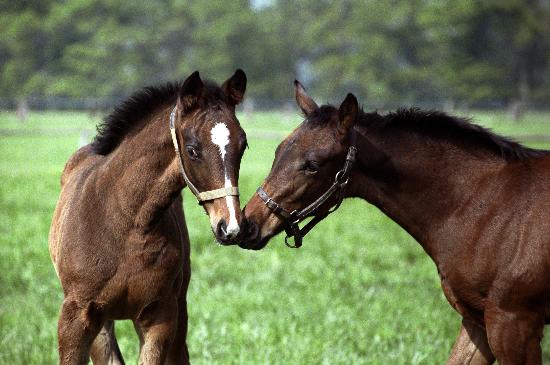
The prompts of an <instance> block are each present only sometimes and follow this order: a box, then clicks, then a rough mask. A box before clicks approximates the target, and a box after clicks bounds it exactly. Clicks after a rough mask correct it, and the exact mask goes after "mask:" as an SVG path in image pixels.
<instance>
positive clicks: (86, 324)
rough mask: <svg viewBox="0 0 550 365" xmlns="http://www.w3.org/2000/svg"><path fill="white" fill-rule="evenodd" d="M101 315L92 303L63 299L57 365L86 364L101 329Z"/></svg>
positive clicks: (59, 324)
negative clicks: (58, 364)
mask: <svg viewBox="0 0 550 365" xmlns="http://www.w3.org/2000/svg"><path fill="white" fill-rule="evenodd" d="M102 322H103V321H102V319H101V313H100V312H99V310H98V309H97V308H96V307H95V305H94V303H91V302H90V303H86V304H83V303H79V302H77V301H76V300H73V299H70V298H65V300H63V305H62V307H61V315H60V316H59V323H58V334H57V336H58V341H59V363H60V364H63V365H69V364H75V365H83V364H87V363H88V358H89V357H90V346H91V345H92V342H93V341H94V338H95V337H96V336H97V334H98V333H99V330H100V329H101V327H102V324H103V323H102Z"/></svg>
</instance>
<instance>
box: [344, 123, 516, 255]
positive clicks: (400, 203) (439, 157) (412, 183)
mask: <svg viewBox="0 0 550 365" xmlns="http://www.w3.org/2000/svg"><path fill="white" fill-rule="evenodd" d="M357 130H358V140H357V146H358V151H359V155H358V164H357V168H356V169H355V171H354V174H353V176H352V180H351V181H352V184H351V187H350V195H352V196H356V197H361V198H363V199H365V200H367V201H369V202H370V203H372V204H374V205H375V206H377V207H378V208H379V209H380V210H381V211H382V212H384V213H385V214H386V215H387V216H389V217H390V218H391V219H393V220H394V221H395V222H396V223H398V224H399V225H400V226H401V227H403V228H404V229H405V230H406V231H408V232H409V234H411V235H412V236H413V237H414V238H415V239H416V240H417V241H418V242H419V243H420V244H421V245H422V247H423V248H424V250H425V251H426V252H427V253H428V254H429V255H430V256H431V257H432V258H433V259H434V260H435V261H436V262H437V261H438V257H439V254H440V253H441V252H444V250H445V245H446V244H449V239H447V238H446V237H448V236H450V235H451V236H452V235H453V233H454V232H457V230H460V228H461V227H460V225H461V224H465V222H462V221H461V220H460V219H456V214H455V212H456V211H457V210H458V209H464V206H466V205H468V204H471V202H472V201H475V202H476V203H479V204H483V202H482V200H483V199H488V198H490V196H491V195H490V194H482V193H480V191H482V190H483V189H484V188H483V186H484V185H487V180H494V178H495V177H496V176H497V175H498V174H499V172H500V171H502V169H503V166H504V165H505V162H504V161H503V160H502V159H500V158H499V157H498V156H494V155H491V154H490V153H489V152H488V151H479V154H476V156H475V158H473V157H472V154H471V153H469V152H468V151H465V150H463V149H461V148H459V147H458V146H453V145H452V144H450V143H451V142H448V141H436V140H426V139H425V138H423V137H421V136H418V135H411V134H410V133H407V132H402V133H394V132H395V131H392V133H391V134H388V133H384V131H383V130H378V131H372V130H368V128H361V127H357ZM367 136H368V137H367ZM426 138H427V137H426ZM455 236H456V234H455Z"/></svg>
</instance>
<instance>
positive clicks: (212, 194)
mask: <svg viewBox="0 0 550 365" xmlns="http://www.w3.org/2000/svg"><path fill="white" fill-rule="evenodd" d="M176 113H177V106H174V109H172V112H171V113H170V134H171V135H172V143H173V144H174V149H175V150H176V156H177V157H178V164H179V168H180V172H181V176H183V180H184V181H185V183H186V184H187V186H188V187H189V190H191V192H193V194H194V195H195V196H196V197H197V200H198V201H199V204H202V203H203V202H205V201H209V200H214V199H218V198H223V197H226V196H239V188H238V187H237V186H230V187H224V188H219V189H214V190H208V191H203V192H199V190H198V189H197V188H196V187H195V185H193V183H192V182H191V181H190V180H189V178H188V177H187V174H186V173H185V169H184V168H183V159H182V157H181V153H180V148H179V144H178V138H177V136H176V127H175V123H176Z"/></svg>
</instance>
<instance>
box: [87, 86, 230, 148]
mask: <svg viewBox="0 0 550 365" xmlns="http://www.w3.org/2000/svg"><path fill="white" fill-rule="evenodd" d="M203 83H204V86H205V92H204V95H203V97H202V100H201V103H204V104H210V103H216V102H219V101H223V102H227V96H226V95H225V94H224V92H223V91H222V89H221V88H220V87H219V86H218V85H216V84H215V83H214V82H211V81H209V80H204V81H203ZM182 86H183V82H182V81H179V82H169V83H166V84H164V85H161V86H148V87H145V88H143V89H141V90H140V91H138V92H136V93H134V94H133V95H132V96H130V97H129V98H128V99H126V100H125V101H123V102H121V103H120V104H119V105H117V106H116V107H115V109H114V111H113V112H112V113H111V114H109V115H108V116H106V117H105V118H104V119H103V121H102V122H101V123H100V124H99V125H98V126H97V135H96V136H95V138H94V140H93V141H92V150H93V151H94V153H96V154H99V155H107V154H109V153H111V152H112V151H113V150H114V149H115V148H116V147H117V146H118V145H119V144H120V141H121V140H122V139H123V138H124V136H125V135H127V134H128V132H129V131H130V130H132V129H133V128H135V127H136V126H137V125H139V124H140V122H141V121H142V120H143V119H144V118H147V117H151V114H152V113H154V112H155V111H156V110H157V109H158V108H159V107H161V106H163V105H168V104H175V103H176V100H177V97H178V95H179V92H180V90H181V87H182Z"/></svg>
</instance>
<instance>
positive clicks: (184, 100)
mask: <svg viewBox="0 0 550 365" xmlns="http://www.w3.org/2000/svg"><path fill="white" fill-rule="evenodd" d="M203 88H204V83H203V82H202V80H201V77H200V75H199V71H195V72H193V73H192V74H191V75H189V77H188V78H187V79H185V81H184V82H183V85H182V87H181V89H180V95H179V97H178V109H179V110H183V111H186V110H190V109H192V108H193V107H194V106H195V104H196V103H197V101H198V99H199V97H200V95H201V94H202V91H203Z"/></svg>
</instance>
